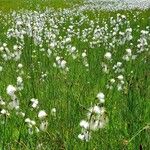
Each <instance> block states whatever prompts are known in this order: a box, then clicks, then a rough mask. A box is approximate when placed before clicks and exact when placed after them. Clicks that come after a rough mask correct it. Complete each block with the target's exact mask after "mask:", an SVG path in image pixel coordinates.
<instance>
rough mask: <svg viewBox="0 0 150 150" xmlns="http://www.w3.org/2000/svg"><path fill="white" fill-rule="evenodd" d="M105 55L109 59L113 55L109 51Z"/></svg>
mask: <svg viewBox="0 0 150 150" xmlns="http://www.w3.org/2000/svg"><path fill="white" fill-rule="evenodd" d="M104 57H105V58H106V59H107V60H110V59H111V57H112V55H111V53H110V52H107V53H106V54H105V55H104Z"/></svg>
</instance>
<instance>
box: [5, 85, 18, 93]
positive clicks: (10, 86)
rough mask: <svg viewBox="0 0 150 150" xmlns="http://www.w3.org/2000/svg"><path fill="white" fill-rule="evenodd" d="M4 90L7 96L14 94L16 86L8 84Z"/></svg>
mask: <svg viewBox="0 0 150 150" xmlns="http://www.w3.org/2000/svg"><path fill="white" fill-rule="evenodd" d="M6 91H7V94H8V95H9V96H14V95H15V92H16V88H15V87H14V86H13V85H8V86H7V89H6Z"/></svg>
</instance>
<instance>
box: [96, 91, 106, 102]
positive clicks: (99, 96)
mask: <svg viewBox="0 0 150 150" xmlns="http://www.w3.org/2000/svg"><path fill="white" fill-rule="evenodd" d="M97 98H98V99H99V101H100V103H104V102H105V95H104V93H102V92H100V93H98V94H97Z"/></svg>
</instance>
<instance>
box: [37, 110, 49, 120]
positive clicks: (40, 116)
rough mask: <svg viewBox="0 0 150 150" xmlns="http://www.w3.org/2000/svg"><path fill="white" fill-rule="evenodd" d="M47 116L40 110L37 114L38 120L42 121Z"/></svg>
mask: <svg viewBox="0 0 150 150" xmlns="http://www.w3.org/2000/svg"><path fill="white" fill-rule="evenodd" d="M46 116H47V114H46V112H45V111H44V110H40V111H39V113H38V118H39V119H44V118H45V117H46Z"/></svg>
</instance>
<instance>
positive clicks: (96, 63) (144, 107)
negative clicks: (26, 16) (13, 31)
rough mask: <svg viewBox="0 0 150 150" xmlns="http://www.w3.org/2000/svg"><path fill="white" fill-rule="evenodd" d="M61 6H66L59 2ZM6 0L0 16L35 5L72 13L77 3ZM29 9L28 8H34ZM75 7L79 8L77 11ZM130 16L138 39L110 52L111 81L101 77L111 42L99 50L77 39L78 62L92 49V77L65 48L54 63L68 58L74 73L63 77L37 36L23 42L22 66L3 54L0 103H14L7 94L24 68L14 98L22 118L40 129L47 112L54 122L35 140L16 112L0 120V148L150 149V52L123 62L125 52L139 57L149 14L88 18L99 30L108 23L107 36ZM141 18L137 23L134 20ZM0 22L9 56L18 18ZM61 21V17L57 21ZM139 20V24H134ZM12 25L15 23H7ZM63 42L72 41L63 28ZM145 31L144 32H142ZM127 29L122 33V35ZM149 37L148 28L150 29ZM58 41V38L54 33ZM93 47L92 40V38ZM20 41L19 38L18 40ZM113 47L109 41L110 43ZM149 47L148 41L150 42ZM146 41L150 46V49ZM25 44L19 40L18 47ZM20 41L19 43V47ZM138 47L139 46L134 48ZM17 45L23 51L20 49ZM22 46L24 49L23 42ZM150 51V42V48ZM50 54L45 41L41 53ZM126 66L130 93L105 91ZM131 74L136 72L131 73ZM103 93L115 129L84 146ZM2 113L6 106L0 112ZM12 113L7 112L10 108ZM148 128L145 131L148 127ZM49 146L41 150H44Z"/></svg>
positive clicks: (89, 13) (74, 42)
mask: <svg viewBox="0 0 150 150" xmlns="http://www.w3.org/2000/svg"><path fill="white" fill-rule="evenodd" d="M59 1H60V2H59ZM59 1H56V0H52V1H50V2H42V1H37V0H36V1H32V3H31V2H29V1H21V0H20V1H19V0H17V2H16V1H9V0H8V1H6V0H4V1H0V9H1V10H2V11H4V12H7V13H8V11H9V10H10V9H12V10H17V11H18V13H19V9H20V8H24V9H30V10H32V9H33V10H35V8H36V9H37V4H38V5H39V9H44V8H45V6H49V5H50V6H52V7H54V8H60V7H63V8H66V7H71V6H72V5H73V4H74V3H78V1H76V0H75V1H69V0H68V1H61V0H59ZM29 3H30V5H28V4H29ZM72 7H73V6H72ZM118 13H120V14H124V15H126V16H127V19H128V20H129V21H130V27H131V28H132V29H133V37H134V38H133V40H131V41H129V42H127V43H126V44H125V45H121V46H118V45H117V46H115V48H114V50H113V51H112V54H113V60H112V62H111V63H110V62H106V63H108V65H109V67H110V72H109V74H105V73H103V72H102V67H101V63H102V62H105V59H104V54H105V53H106V52H107V49H106V45H105V43H102V44H101V45H100V46H99V45H98V46H96V47H95V48H91V47H90V46H89V42H83V41H82V40H81V39H77V38H76V37H73V40H72V41H71V44H72V45H74V46H76V48H77V50H78V55H79V56H81V54H82V53H83V51H84V50H85V49H86V50H87V62H88V64H89V67H88V69H89V70H88V71H87V68H86V67H85V66H84V65H83V60H82V57H78V58H77V59H76V60H73V59H72V57H71V56H70V55H68V54H67V52H66V49H63V50H61V49H54V50H53V51H54V53H56V56H58V55H59V56H62V57H63V58H64V59H65V60H66V61H67V65H68V67H69V72H67V73H64V72H63V71H62V70H60V69H59V68H55V67H53V63H54V62H55V57H56V56H55V54H53V55H52V56H51V57H50V58H49V57H47V55H46V52H45V51H44V52H43V51H41V48H40V47H39V45H35V44H34V41H33V37H28V36H25V38H24V46H23V50H22V55H21V58H20V60H19V61H14V60H8V61H4V60H3V58H2V56H1V52H0V66H3V71H2V72H0V96H1V97H2V99H3V100H4V101H5V102H6V103H8V102H9V101H10V97H9V96H8V95H7V94H6V88H7V86H8V85H9V84H12V85H16V78H17V77H18V75H19V73H18V71H17V70H18V69H17V66H18V64H19V63H21V64H23V69H22V70H23V72H24V74H22V77H23V83H24V89H23V90H22V91H21V92H20V91H17V92H16V95H17V97H18V99H19V100H20V109H21V110H20V111H23V112H25V113H26V116H25V118H27V117H29V118H31V119H33V120H36V123H37V124H39V120H38V117H37V113H38V111H39V110H45V111H46V112H47V114H48V117H47V120H48V122H49V125H48V129H47V131H46V132H40V133H38V134H37V133H34V134H33V135H30V134H29V133H28V128H27V126H26V124H25V123H24V119H25V118H22V117H20V116H18V115H16V110H10V113H11V115H10V117H9V116H8V117H6V116H2V115H1V116H0V135H1V136H0V149H6V150H7V149H12V150H13V149H18V150H20V149H23V150H24V149H26V150H28V149H48V150H49V149H52V150H53V149H56V150H58V149H67V150H82V149H83V150H86V149H89V150H99V149H102V150H123V149H127V150H128V149H129V150H138V149H140V148H142V149H144V150H149V149H150V130H149V126H148V125H149V123H150V77H149V76H150V60H149V51H148V52H144V53H142V54H140V55H139V56H138V59H136V60H135V61H132V60H130V61H129V62H126V61H122V56H123V54H124V53H125V49H127V48H129V47H131V48H132V50H133V51H134V52H136V46H135V45H137V39H139V38H140V31H141V30H145V29H146V27H147V26H149V25H150V19H149V10H145V11H139V10H134V11H118V12H105V11H88V10H87V11H85V12H84V13H83V14H84V15H85V16H88V18H89V20H93V21H95V22H96V21H97V20H99V22H98V25H99V26H104V21H105V22H106V24H108V32H109V31H111V30H112V29H111V24H110V17H112V16H113V17H114V18H116V16H117V14H118ZM134 15H136V17H135V16H134ZM1 16H2V17H1V20H2V22H1V23H0V27H2V28H1V29H0V31H1V33H0V45H2V44H3V43H7V44H8V47H9V49H10V50H11V51H13V50H12V47H13V45H15V44H16V43H17V42H18V41H19V40H18V41H17V40H16V39H15V38H11V39H9V38H7V37H6V31H7V30H8V28H10V27H11V26H12V24H13V23H12V22H13V19H12V16H11V15H10V14H9V13H8V14H7V15H6V16H3V13H2V15H1ZM58 18H59V17H58ZM69 18H70V17H68V18H66V21H65V23H64V24H63V27H65V28H66V29H67V28H68V27H69V25H70V24H71V23H70V20H69ZM135 18H136V20H135V21H134V19H135ZM73 19H74V22H75V21H77V22H78V21H79V20H80V16H79V15H78V16H73ZM9 20H11V21H9ZM59 25H60V24H58V27H59V29H60V31H61V32H60V35H61V36H62V37H65V36H67V35H68V33H67V31H66V29H63V28H62V26H59ZM137 25H139V26H140V27H139V30H137ZM78 28H80V29H81V30H82V29H85V28H89V22H88V21H85V23H84V24H82V25H81V26H80V27H79V26H77V25H75V30H77V29H78ZM126 28H127V26H126V25H124V26H122V28H121V29H120V30H121V31H124V30H125V29H126ZM148 30H149V29H148ZM55 34H56V33H55ZM88 38H89V41H90V40H91V41H92V35H91V36H89V37H88ZM18 39H19V38H18ZM110 41H111V39H110ZM149 41H150V39H149ZM149 41H148V42H149ZM19 42H20V41H19ZM19 42H18V43H19ZM131 42H132V43H133V46H131V45H130V43H131ZM18 43H17V44H18ZM20 43H21V42H20ZM148 45H150V42H149V43H148ZM42 47H43V48H45V49H47V48H48V46H47V44H46V42H45V43H44V44H43V46H42ZM118 61H122V63H123V68H124V69H125V72H124V73H123V76H124V78H125V88H124V89H123V90H122V91H118V90H117V88H116V87H115V86H114V88H113V89H112V90H108V89H107V88H106V84H107V83H108V80H109V79H110V78H115V79H117V75H116V74H115V73H114V71H113V69H112V67H113V65H114V64H116V62H118ZM131 71H133V73H132V72H131ZM42 72H43V73H47V77H46V78H45V79H44V80H42V79H41V75H42ZM100 91H102V92H103V93H104V94H105V96H106V103H105V104H104V106H105V108H106V111H107V116H108V118H109V122H108V124H107V126H106V127H105V128H104V129H101V130H98V131H96V132H94V133H93V134H92V138H91V140H90V141H89V142H83V141H80V140H79V139H78V134H79V133H80V130H81V129H80V126H79V122H80V121H81V120H82V119H84V118H86V113H87V111H86V108H89V107H91V105H92V106H93V105H94V104H95V103H97V99H95V98H96V95H97V94H98V93H99V92H100ZM31 98H37V99H38V100H39V107H40V108H39V110H32V108H31V107H30V99H31ZM0 107H2V108H3V106H0ZM54 107H55V108H56V110H57V112H56V117H54V116H52V115H51V109H52V108H54ZM6 109H7V107H6ZM145 127H146V128H145ZM41 143H42V144H43V145H42V147H41V148H37V145H38V144H41Z"/></svg>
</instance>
